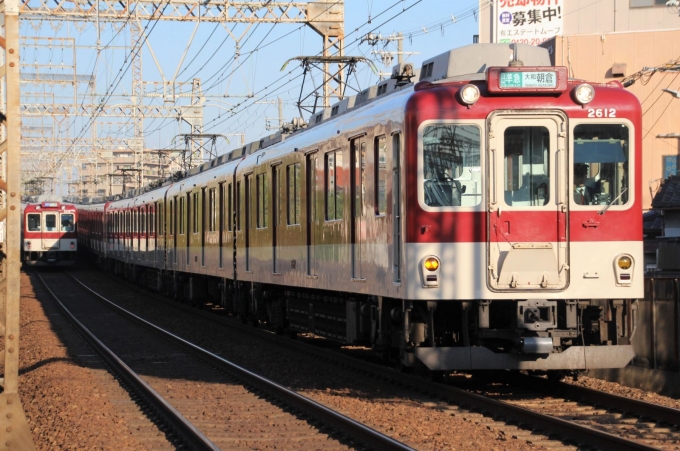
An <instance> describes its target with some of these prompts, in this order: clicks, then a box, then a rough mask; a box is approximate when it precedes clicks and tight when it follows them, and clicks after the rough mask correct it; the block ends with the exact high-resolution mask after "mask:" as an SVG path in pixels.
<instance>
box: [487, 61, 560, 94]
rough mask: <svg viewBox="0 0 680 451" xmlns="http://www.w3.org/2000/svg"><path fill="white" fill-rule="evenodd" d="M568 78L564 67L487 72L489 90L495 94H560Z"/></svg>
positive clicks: (522, 67) (516, 67)
mask: <svg viewBox="0 0 680 451" xmlns="http://www.w3.org/2000/svg"><path fill="white" fill-rule="evenodd" d="M568 78H569V77H568V76H567V68H566V67H563V66H557V67H546V66H510V67H508V66H493V67H490V68H488V69H487V71H486V82H487V89H488V90H489V92H491V93H495V94H510V93H513V92H514V93H518V94H519V93H524V94H528V93H541V92H543V93H545V94H555V93H560V92H564V91H566V89H567V80H568Z"/></svg>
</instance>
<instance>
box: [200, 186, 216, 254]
mask: <svg viewBox="0 0 680 451" xmlns="http://www.w3.org/2000/svg"><path fill="white" fill-rule="evenodd" d="M209 193H210V196H211V197H210V209H209V210H208V209H207V208H206V198H205V188H201V212H202V213H201V266H205V234H206V233H208V227H207V225H206V224H207V223H208V221H210V225H212V224H214V222H213V219H212V218H213V215H214V211H215V198H214V193H215V191H214V190H210V191H209ZM213 229H214V227H213V228H211V229H210V230H211V231H212V230H213Z"/></svg>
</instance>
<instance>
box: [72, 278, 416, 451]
mask: <svg viewBox="0 0 680 451" xmlns="http://www.w3.org/2000/svg"><path fill="white" fill-rule="evenodd" d="M68 275H69V276H70V277H71V278H72V279H73V280H74V281H76V282H77V283H78V284H80V285H81V286H82V287H83V288H84V289H86V290H87V291H89V292H90V293H92V294H93V295H95V296H97V297H98V298H99V299H101V300H102V301H104V302H106V303H107V304H108V305H109V306H111V307H112V308H114V309H115V310H117V311H118V312H120V313H122V314H124V315H125V316H127V317H128V318H130V319H132V320H134V321H136V322H138V323H140V324H142V325H143V326H144V327H147V328H149V329H151V330H153V331H154V332H156V333H158V334H160V335H161V336H162V337H163V338H165V339H170V340H171V341H172V342H174V344H177V345H179V346H181V347H183V348H185V349H188V350H190V351H191V352H192V353H194V354H197V355H198V356H200V357H201V358H203V359H207V360H209V362H210V364H212V365H215V366H216V367H218V368H220V369H222V370H223V371H227V372H229V373H230V374H232V375H234V376H235V377H237V378H239V379H241V380H242V381H244V382H246V383H247V384H250V385H252V386H254V387H257V388H258V389H259V390H261V391H263V392H266V393H268V394H269V395H270V396H272V397H274V398H276V399H279V400H283V401H284V402H286V403H287V404H288V405H290V406H292V407H295V408H298V409H300V410H302V411H304V412H307V413H309V414H311V415H312V416H313V417H314V418H316V419H319V420H321V421H322V422H324V423H326V424H327V425H329V426H332V427H333V428H335V429H337V430H341V431H342V432H344V433H345V434H347V435H348V436H349V437H352V438H356V439H358V440H360V441H361V442H363V443H364V444H367V445H369V446H370V447H371V448H372V449H378V450H384V451H415V450H414V449H413V448H411V447H409V446H408V445H406V444H404V443H401V442H399V441H397V440H395V439H393V438H392V437H389V436H387V435H385V434H383V433H381V432H378V431H376V430H375V429H372V428H370V427H368V426H366V425H364V424H362V423H359V422H358V421H355V420H353V419H351V418H349V417H347V416H345V415H343V414H341V413H339V412H336V411H334V410H332V409H330V408H328V407H326V406H324V405H322V404H319V403H318V402H316V401H313V400H311V399H309V398H307V397H305V396H302V395H301V394H299V393H296V392H294V391H292V390H289V389H287V388H286V387H284V386H282V385H279V384H277V383H276V382H274V381H271V380H269V379H267V378H265V377H262V376H260V375H258V374H255V373H253V372H252V371H249V370H247V369H245V368H243V367H241V366H239V365H236V364H235V363H233V362H230V361H229V360H226V359H224V358H223V357H220V356H218V355H217V354H214V353H212V352H210V351H208V350H206V349H203V348H201V347H199V346H197V345H195V344H193V343H191V342H190V341H187V340H185V339H184V338H182V337H179V336H177V335H175V334H172V333H170V332H168V331H166V330H164V329H162V328H160V327H158V326H156V325H155V324H153V323H151V322H149V321H147V320H145V319H143V318H141V317H139V316H137V315H135V314H134V313H132V312H130V311H128V310H126V309H124V308H122V307H120V306H118V305H116V304H115V303H113V302H112V301H110V300H108V299H106V298H105V297H104V296H102V295H101V294H99V293H97V292H96V291H94V290H93V289H91V288H90V287H88V286H87V285H85V284H84V283H83V282H81V281H80V280H79V279H78V278H76V277H75V276H74V275H73V274H71V273H68Z"/></svg>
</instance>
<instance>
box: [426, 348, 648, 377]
mask: <svg viewBox="0 0 680 451" xmlns="http://www.w3.org/2000/svg"><path fill="white" fill-rule="evenodd" d="M415 355H416V358H417V359H418V360H420V361H421V362H423V363H424V364H425V366H427V367H428V368H429V369H430V370H433V371H447V370H471V369H475V370H502V369H510V370H561V369H565V368H569V369H572V370H587V369H602V368H622V367H624V366H626V365H627V364H628V362H630V361H631V360H632V359H633V357H635V351H634V350H633V346H632V345H618V346H572V347H570V348H569V349H567V350H565V351H563V352H560V353H551V354H540V355H537V354H533V355H528V354H507V353H495V352H493V351H491V350H489V349H487V348H484V347H481V346H475V347H467V348H466V347H456V348H453V347H450V348H424V347H423V348H416V350H415Z"/></svg>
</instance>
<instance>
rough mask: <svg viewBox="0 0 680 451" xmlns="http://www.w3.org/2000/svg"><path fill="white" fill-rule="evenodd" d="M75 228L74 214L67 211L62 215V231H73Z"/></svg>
mask: <svg viewBox="0 0 680 451" xmlns="http://www.w3.org/2000/svg"><path fill="white" fill-rule="evenodd" d="M74 230H75V225H74V223H73V214H71V213H65V214H62V215H61V231H62V232H73V231H74Z"/></svg>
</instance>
